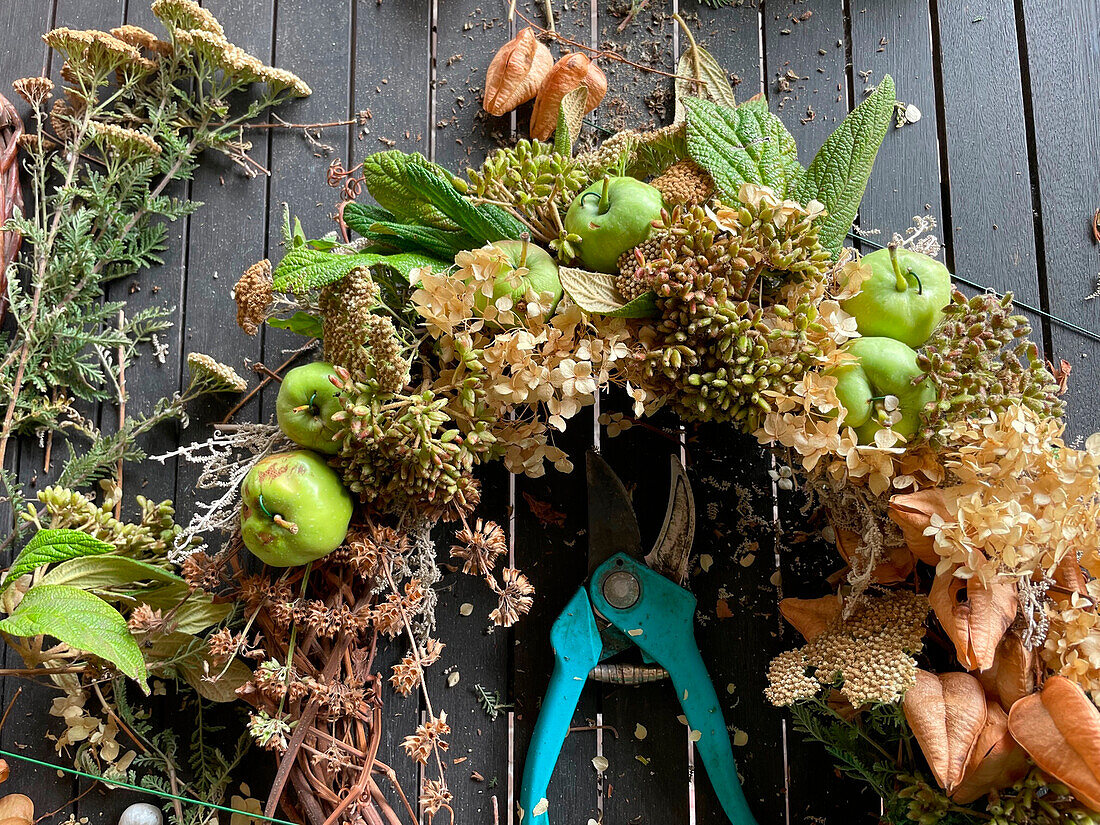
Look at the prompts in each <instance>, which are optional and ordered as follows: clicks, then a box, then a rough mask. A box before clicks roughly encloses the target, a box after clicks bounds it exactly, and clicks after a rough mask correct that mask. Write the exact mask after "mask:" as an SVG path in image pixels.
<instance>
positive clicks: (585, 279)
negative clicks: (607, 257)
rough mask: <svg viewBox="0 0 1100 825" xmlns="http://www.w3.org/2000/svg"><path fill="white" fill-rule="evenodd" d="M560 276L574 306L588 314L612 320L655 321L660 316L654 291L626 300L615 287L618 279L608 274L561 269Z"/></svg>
mask: <svg viewBox="0 0 1100 825" xmlns="http://www.w3.org/2000/svg"><path fill="white" fill-rule="evenodd" d="M558 277H559V278H560V279H561V285H562V288H563V289H564V290H565V291H566V292H567V293H569V297H570V298H572V299H573V303H575V304H576V305H577V306H579V307H580V308H581V309H583V310H584V311H585V312H592V313H595V314H596V315H608V316H611V317H613V318H652V317H654V316H655V315H656V314H657V303H656V301H655V300H654V299H655V297H656V296H654V294H653V293H652V292H646V293H645V294H644V295H639V296H638V297H637V298H635V299H634V300H632V301H626V300H624V299H623V296H622V295H620V294H619V291H618V290H617V289H616V288H615V276H614V275H609V274H607V273H606V272H588V271H586V270H583V269H574V268H573V267H568V266H562V267H559V268H558Z"/></svg>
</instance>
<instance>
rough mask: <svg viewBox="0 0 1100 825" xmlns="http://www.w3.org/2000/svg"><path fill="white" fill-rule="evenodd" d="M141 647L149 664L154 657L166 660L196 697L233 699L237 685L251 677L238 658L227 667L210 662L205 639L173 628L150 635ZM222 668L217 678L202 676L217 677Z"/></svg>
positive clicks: (246, 666)
mask: <svg viewBox="0 0 1100 825" xmlns="http://www.w3.org/2000/svg"><path fill="white" fill-rule="evenodd" d="M146 644H147V645H148V647H146ZM142 646H143V647H146V655H147V656H148V658H149V661H150V667H152V666H153V662H154V660H160V661H163V662H167V663H169V664H170V666H171V667H173V668H175V670H176V672H177V673H178V674H179V676H180V678H181V679H183V680H184V681H185V682H187V684H189V685H191V687H193V688H194V689H195V692H196V693H198V694H199V696H201V697H202V698H204V699H208V700H210V701H211V702H233V701H236V699H237V693H236V691H237V688H239V687H241V685H243V684H245V682H247V681H248V680H249V679H251V678H252V671H251V670H250V669H249V667H248V665H246V664H245V663H244V662H242V661H241V660H240V659H237V658H234V659H233V661H232V662H230V663H229V665H228V667H226V666H225V665H218V664H215V663H214V662H212V661H211V659H210V649H209V648H208V647H207V645H206V642H204V641H203V640H202V639H200V638H198V637H197V636H194V635H192V634H191V633H184V632H181V631H179V630H176V631H174V632H172V633H168V634H165V635H163V636H154V637H151V638H150V639H149V640H148V642H147V643H146V642H144V641H143V643H142ZM223 670H224V671H225V672H224V673H223V674H222V676H221V678H220V679H218V680H217V681H210V680H209V679H207V678H205V677H207V676H217V675H218V674H220V673H222V671H223ZM155 672H156V671H155V670H154V673H155Z"/></svg>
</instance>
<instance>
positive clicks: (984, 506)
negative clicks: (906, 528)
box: [925, 405, 1100, 582]
mask: <svg viewBox="0 0 1100 825" xmlns="http://www.w3.org/2000/svg"><path fill="white" fill-rule="evenodd" d="M1063 429H1064V425H1063V423H1062V421H1061V420H1059V419H1041V418H1039V417H1038V416H1037V415H1036V414H1035V413H1034V412H1032V411H1031V410H1029V409H1027V408H1026V407H1024V406H1020V405H1013V406H1010V407H1009V408H1008V409H1007V410H1006V411H1005V412H1004V413H1003V414H1000V415H997V414H994V413H991V414H990V416H989V417H988V418H986V419H984V420H980V421H975V420H967V421H960V422H957V423H956V424H954V425H953V426H952V427H950V428H948V429H947V430H945V431H944V437H945V440H946V442H947V444H948V445H949V447H948V449H947V451H946V452H945V454H944V464H945V466H946V467H947V469H948V470H949V471H950V472H951V473H952V474H953V475H954V476H955V477H957V478H958V480H959V482H960V483H959V485H958V486H956V487H953V488H949V490H948V491H947V492H948V493H949V494H950V495H948V496H946V498H947V499H948V510H949V512H948V515H947V517H943V516H940V515H938V514H937V515H933V516H932V522H931V525H930V526H929V527H928V529H927V530H926V531H925V532H926V533H927V534H928V535H930V536H932V537H933V538H934V542H935V549H936V553H937V554H939V556H940V563H939V566H938V569H939V571H940V572H943V571H945V570H949V569H951V568H953V567H955V566H956V565H958V566H959V567H958V572H957V573H956V575H959V576H962V577H964V578H966V577H970V576H977V577H979V578H980V579H981V580H982V581H985V582H988V581H990V580H991V579H992V578H993V576H995V575H997V574H998V573H1016V574H1026V575H1031V574H1032V573H1035V572H1037V571H1042V572H1043V573H1045V574H1046V575H1051V574H1052V573H1053V571H1054V568H1055V567H1056V566H1057V565H1058V563H1059V562H1060V561H1061V560H1062V559H1064V558H1066V557H1067V556H1073V557H1078V558H1079V559H1080V562H1081V565H1082V566H1083V567H1085V569H1086V570H1088V571H1089V573H1090V574H1091V575H1092V576H1093V577H1094V578H1095V577H1096V576H1098V575H1100V551H1098V548H1100V444H1097V443H1096V440H1095V439H1090V442H1089V446H1088V448H1087V449H1085V450H1075V449H1073V448H1071V447H1067V446H1066V445H1065V443H1064V442H1063V441H1062V438H1061V436H1062V431H1063Z"/></svg>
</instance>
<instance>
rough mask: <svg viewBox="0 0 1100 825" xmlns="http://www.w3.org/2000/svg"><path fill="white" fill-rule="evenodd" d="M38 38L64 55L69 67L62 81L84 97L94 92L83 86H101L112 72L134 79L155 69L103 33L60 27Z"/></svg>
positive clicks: (114, 38) (134, 51) (154, 66)
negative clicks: (79, 91)
mask: <svg viewBox="0 0 1100 825" xmlns="http://www.w3.org/2000/svg"><path fill="white" fill-rule="evenodd" d="M42 39H43V40H44V41H45V43H46V45H47V46H49V47H50V48H51V49H55V50H56V51H59V52H61V53H62V54H64V55H65V58H66V60H65V62H66V63H67V64H68V66H69V72H68V74H69V77H65V79H66V80H68V81H69V82H71V83H75V84H77V85H78V86H80V88H81V92H82V93H85V94H87V93H91V92H92V91H94V90H93V89H92V88H91V87H89V86H86V85H85V84H89V83H90V84H91V85H92V86H96V85H101V84H103V83H105V82H106V81H107V79H108V78H109V77H110V76H112V75H113V74H114V73H115V72H116V71H117V72H122V73H124V74H125V75H133V76H137V75H141V74H145V73H147V72H149V71H152V70H154V69H156V64H155V63H154V62H153V61H151V60H149V59H147V58H145V57H142V55H141V52H139V51H138V50H137V49H135V48H134V47H133V46H131V45H130V44H129V43H124V42H123V41H121V40H119V39H118V38H117V37H114V36H113V35H110V34H107V32H101V31H77V30H74V29H68V28H60V29H53V30H52V31H49V32H47V33H46V34H44V35H43V36H42ZM64 75H65V73H63V74H62V76H63V77H64Z"/></svg>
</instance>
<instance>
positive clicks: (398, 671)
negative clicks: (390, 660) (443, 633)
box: [390, 639, 446, 696]
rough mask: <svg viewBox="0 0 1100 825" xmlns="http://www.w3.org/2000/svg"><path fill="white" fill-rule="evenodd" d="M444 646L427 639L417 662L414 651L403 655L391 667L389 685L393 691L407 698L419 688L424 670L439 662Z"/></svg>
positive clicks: (436, 641)
mask: <svg viewBox="0 0 1100 825" xmlns="http://www.w3.org/2000/svg"><path fill="white" fill-rule="evenodd" d="M445 647H446V645H445V644H443V642H440V641H438V640H436V639H428V641H426V642H425V643H424V646H423V648H422V649H421V651H420V660H419V661H417V656H416V653H415V651H410V652H409V653H406V654H405V657H404V658H403V659H402V660H401V661H400V662H398V663H397V664H396V665H394V666H393V675H391V676H390V683H391V684H392V685H393V689H394V690H396V691H397V692H398V693H400V694H401V695H402V696H408V695H409V694H410V693H412V692H413V691H414V690H415V689H416V688H417V687H419V686H420V682H421V680H422V679H423V678H424V668H426V667H430V666H431V665H434V664H435V663H436V662H438V661H439V657H440V656H441V655H442V654H443V648H445Z"/></svg>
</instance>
